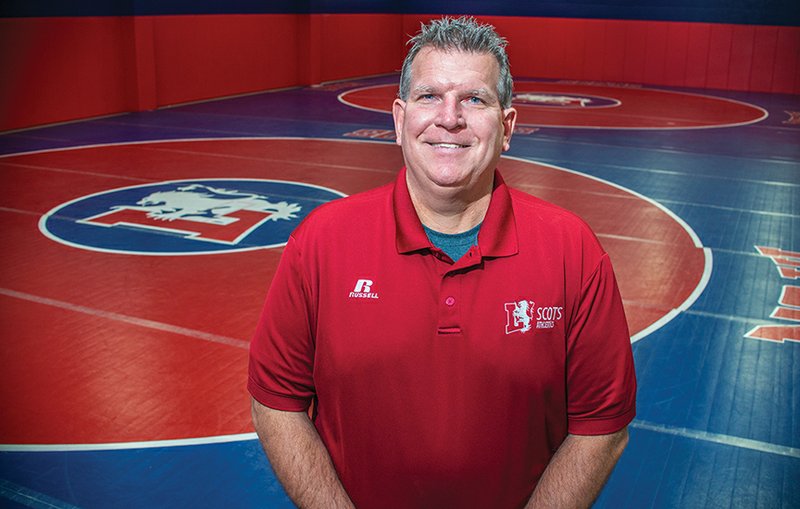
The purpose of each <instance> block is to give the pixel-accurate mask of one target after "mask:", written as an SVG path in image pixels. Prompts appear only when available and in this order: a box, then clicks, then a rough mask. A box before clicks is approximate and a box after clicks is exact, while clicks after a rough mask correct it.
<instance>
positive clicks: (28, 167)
mask: <svg viewBox="0 0 800 509" xmlns="http://www.w3.org/2000/svg"><path fill="white" fill-rule="evenodd" d="M2 164H3V166H11V167H14V168H23V169H26V170H41V171H49V172H53V173H69V174H73V175H91V176H93V177H103V178H108V179H116V180H131V181H133V182H145V183H146V182H154V180H153V179H145V178H139V177H128V176H125V175H114V174H112V173H101V172H97V171H83V170H81V171H78V170H68V169H65V168H58V167H55V166H38V165H35V164H20V163H12V162H8V161H3V163H2Z"/></svg>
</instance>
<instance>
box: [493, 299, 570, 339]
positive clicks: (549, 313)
mask: <svg viewBox="0 0 800 509" xmlns="http://www.w3.org/2000/svg"><path fill="white" fill-rule="evenodd" d="M504 306H505V310H506V334H512V333H514V332H522V333H523V334H524V333H526V332H528V331H529V330H531V329H533V328H534V324H535V328H537V329H552V328H554V327H555V326H556V322H557V321H559V320H561V318H562V317H563V315H564V313H563V310H564V308H563V307H561V306H546V307H542V306H540V307H536V303H534V302H533V301H532V300H520V301H517V302H506V303H505V304H504Z"/></svg>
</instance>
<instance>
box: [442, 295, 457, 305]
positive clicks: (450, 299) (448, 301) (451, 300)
mask: <svg viewBox="0 0 800 509" xmlns="http://www.w3.org/2000/svg"><path fill="white" fill-rule="evenodd" d="M444 303H445V304H447V305H448V306H452V305H453V304H455V303H456V299H455V297H448V298H446V299H444Z"/></svg>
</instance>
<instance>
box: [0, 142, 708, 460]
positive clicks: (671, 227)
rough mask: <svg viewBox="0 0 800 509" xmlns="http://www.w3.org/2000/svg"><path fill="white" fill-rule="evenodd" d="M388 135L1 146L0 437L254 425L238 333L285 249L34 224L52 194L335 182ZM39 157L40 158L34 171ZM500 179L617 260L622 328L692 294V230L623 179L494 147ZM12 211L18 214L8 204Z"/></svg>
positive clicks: (392, 149)
mask: <svg viewBox="0 0 800 509" xmlns="http://www.w3.org/2000/svg"><path fill="white" fill-rule="evenodd" d="M401 163H402V159H401V154H400V151H399V149H398V147H396V146H395V145H393V144H389V143H374V142H358V141H344V140H319V139H215V140H195V141H163V142H149V143H132V144H116V145H105V146H93V147H86V148H78V149H71V150H53V151H47V152H41V153H32V154H23V155H16V156H8V157H3V158H0V164H3V165H4V166H5V171H7V172H8V178H9V179H10V180H8V181H9V182H14V185H15V188H17V189H18V190H19V192H17V193H14V194H13V195H12V196H9V197H8V198H7V202H8V203H6V205H5V207H4V212H3V215H2V217H3V218H4V220H5V221H4V223H3V224H4V227H5V231H6V233H7V235H8V238H9V239H12V241H11V242H9V243H8V244H7V248H6V249H5V253H4V264H5V266H6V269H7V270H5V271H3V272H2V274H1V275H0V277H2V281H1V282H0V287H2V288H4V289H5V290H4V291H3V292H2V293H0V299H2V305H0V309H2V316H0V324H2V325H0V327H2V333H3V337H4V338H7V339H6V341H4V346H3V348H2V364H3V375H2V381H3V383H2V389H0V404H2V405H3V408H5V409H7V411H6V412H5V413H4V418H3V419H2V420H0V443H6V444H80V443H89V444H92V443H95V444H97V443H114V442H138V441H153V440H167V439H186V438H196V437H213V436H220V435H230V434H237V433H243V432H249V431H251V430H252V429H251V426H250V415H249V404H248V401H249V397H248V395H247V392H246V390H245V382H246V372H247V340H248V339H249V337H250V334H251V333H252V331H253V328H254V326H255V323H256V320H257V317H258V313H259V311H260V308H261V304H262V302H263V298H264V295H265V292H266V288H267V286H268V283H269V281H270V279H271V277H272V275H273V273H274V270H275V267H276V264H277V262H278V259H279V257H280V252H281V250H280V249H265V250H259V251H250V252H241V253H233V254H222V255H213V256H203V257H147V256H136V255H124V254H111V253H97V252H92V251H86V250H81V249H75V248H72V247H70V246H67V245H64V244H61V243H57V242H54V241H52V240H50V239H48V238H46V237H45V236H44V235H42V234H41V233H40V232H39V231H38V229H37V227H36V224H37V221H38V219H39V217H40V216H41V215H42V214H44V213H46V212H47V211H49V210H51V209H53V208H54V207H56V206H58V205H59V204H61V203H65V202H67V201H70V200H74V199H76V198H79V197H81V196H86V195H90V194H93V193H97V192H100V191H103V190H109V189H114V188H117V187H124V186H128V185H131V183H132V182H158V181H162V180H178V179H188V178H220V177H225V178H260V179H276V180H295V181H302V182H305V183H308V184H314V185H319V186H324V187H327V188H332V189H337V190H339V191H342V192H344V193H346V194H352V193H356V192H359V191H362V190H366V189H369V188H372V187H375V186H377V185H381V184H383V183H386V182H390V181H391V180H393V179H394V176H395V174H396V171H397V169H398V168H399V167H400V165H401ZM32 168H34V169H35V170H31V169H32ZM500 168H501V171H502V172H503V174H504V175H505V178H506V180H507V181H508V183H509V184H510V185H512V186H514V187H517V188H520V189H523V190H525V191H528V192H531V193H533V194H536V195H538V196H540V197H542V198H544V199H547V200H550V201H552V202H555V203H557V204H559V205H562V206H565V207H567V208H570V209H572V210H574V211H576V212H577V213H578V214H580V215H581V216H582V217H584V218H585V219H586V220H587V221H588V222H589V223H590V224H591V225H592V227H593V228H594V229H595V231H596V233H597V234H598V236H599V238H600V239H601V241H602V242H603V244H604V246H605V247H606V249H607V250H608V251H609V253H610V254H611V258H612V260H613V262H614V264H615V267H616V270H617V273H618V277H619V282H620V288H621V291H622V294H623V298H624V300H625V305H626V309H627V311H628V315H629V320H630V326H631V333H632V334H636V333H641V332H642V331H645V330H646V329H647V328H649V327H653V326H657V325H658V323H659V322H660V321H663V320H664V319H665V317H669V316H670V314H671V313H672V312H673V310H674V309H680V308H681V307H682V306H685V305H686V303H687V302H689V301H691V299H692V298H693V297H692V296H693V295H696V292H697V289H698V288H699V287H701V286H702V284H703V280H704V274H705V272H704V271H705V267H706V264H705V254H704V251H703V249H702V248H701V247H700V246H698V245H697V242H696V239H695V238H694V237H693V234H692V233H691V231H689V230H687V228H686V227H685V226H684V225H683V224H682V222H681V221H680V220H679V219H677V218H676V217H674V216H673V215H671V214H670V213H668V212H667V211H665V210H664V209H663V208H661V207H659V206H658V205H657V204H655V203H653V202H651V201H649V200H647V199H644V198H643V197H641V196H638V195H636V194H635V193H632V192H630V191H628V190H625V189H623V188H620V187H618V186H615V185H613V184H610V183H607V182H603V181H600V180H597V179H594V178H591V177H588V176H586V175H583V174H579V173H575V172H572V171H569V170H565V169H560V168H555V167H552V166H548V165H542V164H538V163H534V162H530V161H525V160H520V159H511V158H504V159H503V160H502V161H501V163H500ZM12 211H16V212H12Z"/></svg>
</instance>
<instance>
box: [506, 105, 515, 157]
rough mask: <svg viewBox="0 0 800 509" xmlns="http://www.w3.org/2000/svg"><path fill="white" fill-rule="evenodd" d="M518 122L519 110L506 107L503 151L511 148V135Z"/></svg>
mask: <svg viewBox="0 0 800 509" xmlns="http://www.w3.org/2000/svg"><path fill="white" fill-rule="evenodd" d="M516 124H517V110H515V109H514V108H506V109H504V110H503V152H505V151H506V150H508V149H509V148H511V136H512V135H513V134H514V126H515V125H516Z"/></svg>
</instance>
